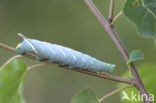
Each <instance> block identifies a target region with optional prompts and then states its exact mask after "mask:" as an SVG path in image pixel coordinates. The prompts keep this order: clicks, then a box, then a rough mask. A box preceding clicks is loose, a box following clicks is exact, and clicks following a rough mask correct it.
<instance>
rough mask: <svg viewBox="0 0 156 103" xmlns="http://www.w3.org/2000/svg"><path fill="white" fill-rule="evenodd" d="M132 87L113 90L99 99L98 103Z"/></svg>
mask: <svg viewBox="0 0 156 103" xmlns="http://www.w3.org/2000/svg"><path fill="white" fill-rule="evenodd" d="M132 86H133V84H130V85H128V86H124V87H121V88H118V89H116V90H113V91H111V92H109V93H108V94H106V95H104V96H103V97H101V98H100V99H99V102H100V103H101V102H102V101H103V100H104V99H106V98H107V97H109V96H112V95H113V94H116V93H118V92H120V91H122V90H123V89H126V88H129V87H132Z"/></svg>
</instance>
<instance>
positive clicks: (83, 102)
mask: <svg viewBox="0 0 156 103" xmlns="http://www.w3.org/2000/svg"><path fill="white" fill-rule="evenodd" d="M71 103H99V101H98V97H97V96H96V93H95V92H94V91H93V90H92V89H90V88H87V89H85V90H83V91H81V92H80V93H78V94H77V95H75V96H74V97H73V99H72V101H71Z"/></svg>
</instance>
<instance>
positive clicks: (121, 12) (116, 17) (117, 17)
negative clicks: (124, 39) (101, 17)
mask: <svg viewBox="0 0 156 103" xmlns="http://www.w3.org/2000/svg"><path fill="white" fill-rule="evenodd" d="M122 14H123V11H120V12H119V13H118V14H117V15H116V16H115V17H114V19H113V21H112V23H111V25H113V24H115V22H116V21H117V20H118V19H119V17H120V16H121V15H122Z"/></svg>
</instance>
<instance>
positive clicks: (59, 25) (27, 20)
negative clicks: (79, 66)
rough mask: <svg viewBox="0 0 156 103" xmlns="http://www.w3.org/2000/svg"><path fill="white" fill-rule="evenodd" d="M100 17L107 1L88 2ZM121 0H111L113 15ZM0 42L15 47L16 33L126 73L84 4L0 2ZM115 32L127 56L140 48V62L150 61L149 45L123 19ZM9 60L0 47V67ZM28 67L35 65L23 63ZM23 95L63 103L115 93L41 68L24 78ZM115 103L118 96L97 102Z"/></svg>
mask: <svg viewBox="0 0 156 103" xmlns="http://www.w3.org/2000/svg"><path fill="white" fill-rule="evenodd" d="M94 1H95V3H96V5H97V6H98V8H99V9H100V10H101V11H102V13H103V15H104V16H105V17H106V18H107V17H108V10H109V0H94ZM124 2H125V1H123V0H117V1H116V0H115V14H117V13H118V12H119V11H120V10H121V9H122V7H123V4H124ZM0 22H1V23H0V28H1V30H0V42H3V43H6V44H9V45H11V46H12V47H16V45H17V44H18V43H19V42H21V41H22V40H21V38H19V37H18V36H17V33H19V32H20V33H23V34H25V35H26V36H27V37H30V38H34V39H39V40H42V41H47V42H51V43H56V44H60V45H63V46H67V47H70V48H73V49H76V50H79V51H81V52H84V53H87V54H89V55H91V56H93V57H96V58H97V59H100V60H102V61H106V62H110V63H114V64H116V65H117V68H116V69H115V71H114V73H113V74H115V75H121V74H122V73H123V72H124V71H126V70H127V69H128V67H127V66H126V63H125V62H124V60H123V59H122V57H121V55H120V53H119V52H118V50H117V49H116V47H115V45H114V44H113V42H112V40H111V39H110V37H109V36H108V34H107V33H106V32H105V30H104V29H103V27H102V26H101V24H100V23H99V22H98V21H97V19H96V17H95V16H94V15H93V14H92V13H91V11H90V10H89V8H88V7H87V6H86V4H85V2H84V0H44V1H43V0H0ZM115 28H116V31H117V32H118V33H119V36H120V37H121V40H123V42H124V44H125V46H126V47H127V49H128V50H129V51H132V50H134V49H140V50H142V51H143V52H144V53H145V60H144V61H139V62H137V65H138V64H140V62H146V61H149V62H153V63H155V61H156V54H155V52H156V51H155V48H154V43H153V41H152V40H151V39H144V38H142V37H140V36H139V35H137V31H136V27H135V25H134V24H133V23H131V22H129V21H128V19H126V17H125V16H121V18H120V19H119V20H118V21H117V23H116V24H115ZM13 55H15V54H14V53H10V52H8V51H6V50H4V49H1V48H0V65H2V64H3V63H4V62H5V61H6V60H7V59H8V58H10V57H11V56H13ZM24 60H26V61H27V63H28V65H32V64H35V63H37V62H36V61H34V60H30V59H24ZM26 77H27V79H26V85H25V91H24V96H25V98H26V101H27V102H28V103H51V102H53V103H69V102H70V100H71V98H72V97H73V96H74V95H75V94H76V93H78V92H79V91H80V90H82V89H83V88H86V87H91V88H93V89H94V90H95V92H96V93H97V94H98V95H99V97H102V96H103V95H104V94H106V93H108V92H110V91H112V90H114V89H116V84H117V83H116V82H113V81H109V80H106V79H100V78H96V77H92V76H89V75H85V74H81V73H77V72H73V71H69V70H64V69H60V68H58V67H56V66H55V65H54V66H44V67H39V68H37V69H33V70H31V71H29V72H28V73H27V76H26ZM114 102H120V97H119V95H118V94H116V95H113V96H111V97H110V98H107V99H106V100H105V101H104V102H103V103H114Z"/></svg>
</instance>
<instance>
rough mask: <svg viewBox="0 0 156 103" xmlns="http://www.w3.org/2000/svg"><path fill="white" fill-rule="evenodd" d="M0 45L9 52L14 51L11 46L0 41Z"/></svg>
mask: <svg viewBox="0 0 156 103" xmlns="http://www.w3.org/2000/svg"><path fill="white" fill-rule="evenodd" d="M0 47H1V48H5V49H7V50H9V51H11V52H15V49H14V48H12V47H10V46H8V45H6V44H3V43H0Z"/></svg>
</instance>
